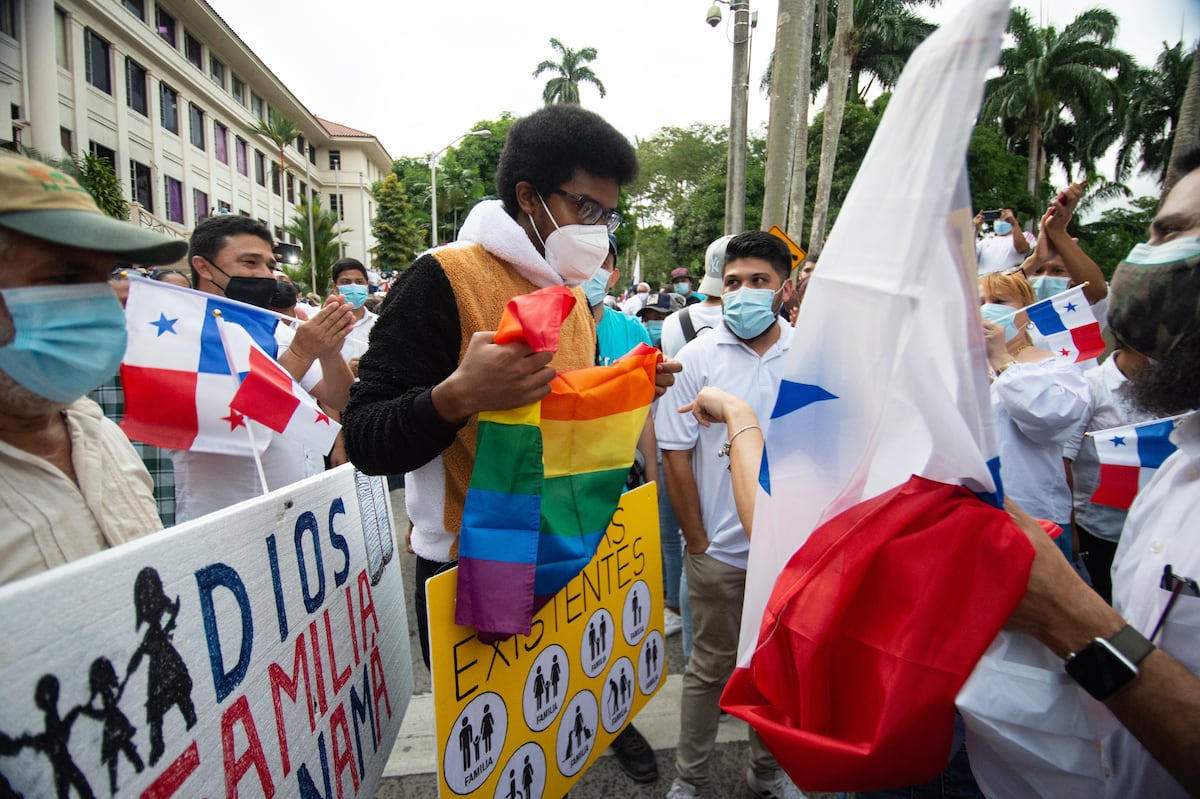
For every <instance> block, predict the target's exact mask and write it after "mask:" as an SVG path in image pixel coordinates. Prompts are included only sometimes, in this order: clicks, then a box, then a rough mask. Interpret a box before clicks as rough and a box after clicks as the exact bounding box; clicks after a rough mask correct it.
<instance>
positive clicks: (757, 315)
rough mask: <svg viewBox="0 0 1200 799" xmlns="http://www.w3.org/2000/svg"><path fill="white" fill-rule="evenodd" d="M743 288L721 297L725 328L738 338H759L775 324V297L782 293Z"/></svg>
mask: <svg viewBox="0 0 1200 799" xmlns="http://www.w3.org/2000/svg"><path fill="white" fill-rule="evenodd" d="M782 290H783V288H782V287H780V288H779V290H778V291H772V290H771V289H752V288H747V287H745V286H743V287H742V288H740V289H737V290H736V291H731V292H729V293H728V294H724V295H722V296H721V302H722V304H723V310H722V314H723V315H724V317H725V326H726V327H728V328H729V330H730V331H731V332H732V333H733V335H735V336H737V337H738V338H740V339H742V340H744V341H749V340H750V339H752V338H757V337H758V336H760V335H762V334H763V332H765V331H766V329H767V328H768V327H770V326H771V325H772V324H774V322H775V295H776V294H777V293H778V292H779V291H782Z"/></svg>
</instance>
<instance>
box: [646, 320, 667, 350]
mask: <svg viewBox="0 0 1200 799" xmlns="http://www.w3.org/2000/svg"><path fill="white" fill-rule="evenodd" d="M645 325H646V332H647V333H649V334H650V341H651V342H653V343H654V346H656V347H657V346H658V342H659V340H660V339H661V338H662V325H663V320H661V319H651V320H650V321H648V322H646V323H645Z"/></svg>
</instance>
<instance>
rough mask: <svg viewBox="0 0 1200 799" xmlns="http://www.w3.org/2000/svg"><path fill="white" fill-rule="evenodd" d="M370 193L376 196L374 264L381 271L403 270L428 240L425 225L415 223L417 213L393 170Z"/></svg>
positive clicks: (418, 217) (417, 217) (417, 216)
mask: <svg viewBox="0 0 1200 799" xmlns="http://www.w3.org/2000/svg"><path fill="white" fill-rule="evenodd" d="M371 194H372V195H374V197H375V224H374V226H373V227H372V228H371V231H372V233H374V235H375V247H374V248H373V249H372V253H373V255H374V256H375V264H376V266H377V267H379V269H381V270H383V271H388V270H395V271H402V270H404V269H405V268H407V267H408V265H409V264H411V263H412V262H413V261H414V260H415V259H416V257H417V253H419V252H420V251H421V250H422V249H423V248H424V247H425V245H426V244H427V243H428V242H427V241H426V238H425V229H426V228H425V227H422V226H421V225H420V224H419V223H418V221H417V220H419V219H420V216H419V215H418V214H415V213H414V212H413V206H412V203H411V202H409V199H408V195H407V194H406V193H405V191H404V184H403V183H402V182H401V180H400V178H399V177H397V176H396V174H395V173H394V172H392V173H389V174H388V175H386V176H384V178H383V180H381V181H379V182H377V183H376V184H375V185H374V186H372V187H371Z"/></svg>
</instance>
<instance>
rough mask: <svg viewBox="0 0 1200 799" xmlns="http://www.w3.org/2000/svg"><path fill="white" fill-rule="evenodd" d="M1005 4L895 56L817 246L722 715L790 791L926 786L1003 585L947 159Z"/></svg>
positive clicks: (953, 181) (1018, 570) (998, 521)
mask: <svg viewBox="0 0 1200 799" xmlns="http://www.w3.org/2000/svg"><path fill="white" fill-rule="evenodd" d="M1007 18H1008V3H1007V2H1005V0H981V2H977V3H972V4H971V5H970V7H969V8H966V9H964V11H963V13H960V14H959V15H958V16H957V17H956V18H955V19H954V20H952V21H951V22H950V23H948V24H946V25H944V26H943V27H941V28H939V29H938V30H937V31H936V32H934V33H933V34H932V35H931V36H930V37H929V38H928V39H927V40H926V41H925V42H924V43H923V44H922V45H921V46H920V48H919V49H918V50H917V51H916V52H915V53H914V54H913V56H912V58H911V59H910V60H909V62H908V64H907V66H906V67H905V70H904V74H903V76H902V77H901V78H900V81H899V83H898V85H897V87H896V90H895V93H894V95H893V97H892V99H891V102H890V103H889V105H888V107H887V110H886V112H885V114H884V117H883V119H882V121H881V123H880V126H879V129H878V131H877V133H876V135H875V137H874V140H873V142H872V144H871V147H870V150H869V152H868V153H867V156H866V158H865V159H864V161H863V163H862V166H861V167H860V168H859V171H858V174H857V177H856V178H855V182H854V185H853V187H852V188H851V190H850V192H849V194H848V195H847V198H846V201H845V204H844V205H843V206H842V209H841V212H840V214H839V216H838V219H837V224H836V226H835V228H834V229H833V231H832V233H831V235H830V238H829V240H828V242H827V244H826V246H825V248H824V251H823V252H822V253H821V258H820V264H819V266H818V268H817V270H816V272H815V273H814V274H813V277H812V280H811V282H810V283H809V287H808V292H807V295H806V296H805V298H804V303H803V305H802V307H801V311H800V314H799V319H798V321H797V323H796V336H795V341H796V342H797V343H796V344H795V345H794V346H793V347H792V348H791V350H790V351H789V353H788V355H787V360H786V362H785V364H784V369H783V380H782V384H781V385H780V388H779V393H778V398H777V400H776V402H775V406H774V410H773V411H772V412H771V414H770V419H769V427H767V432H766V436H765V441H766V447H765V451H764V456H763V461H762V466H761V471H760V478H759V483H760V490H759V494H758V497H757V501H756V506H755V516H754V527H753V531H752V537H751V544H750V556H749V564H748V572H747V575H746V583H745V585H746V589H745V602H744V608H743V613H742V626H741V639H740V645H739V653H738V663H737V668H736V669H735V671H734V674H733V676H732V678H731V679H730V682H729V684H728V686H727V688H726V690H725V692H724V695H723V696H722V700H721V704H722V707H723V708H725V709H726V710H728V711H729V712H730V713H731V714H733V715H736V716H739V717H742V718H744V719H746V720H747V721H749V722H750V724H751V725H752V726H753V727H754V728H755V730H756V731H757V732H758V734H759V735H760V736H761V737H762V738H763V740H764V741H765V742H766V744H767V746H768V747H769V748H770V749H771V751H772V753H773V754H774V755H775V757H776V759H778V760H779V761H780V764H781V765H782V766H783V767H784V768H785V769H786V770H787V772H788V774H789V775H790V776H791V777H792V779H793V781H794V782H795V783H796V785H797V786H798V787H799V788H801V789H803V790H822V791H841V790H870V789H882V788H889V787H895V786H896V785H911V784H915V783H920V782H923V781H925V780H928V779H931V778H932V777H933V776H935V775H936V774H937V773H938V772H939V771H940V770H941V769H942V768H943V767H944V766H945V764H946V762H947V759H948V757H949V749H950V741H951V735H952V731H953V724H954V697H955V695H956V694H957V692H958V690H959V688H960V687H961V685H962V683H963V682H964V681H965V680H966V678H967V676H968V675H969V674H970V672H971V670H972V669H973V668H974V666H975V663H976V662H977V661H978V659H979V657H980V656H981V655H982V653H983V652H984V650H985V649H986V648H987V646H988V644H989V643H990V642H991V640H992V639H993V638H994V637H995V635H996V632H997V631H998V630H999V629H1000V627H1001V625H1002V624H1003V622H1004V619H1005V618H1006V617H1007V616H1008V614H1009V613H1010V612H1011V610H1012V608H1013V607H1015V605H1016V603H1017V601H1019V599H1020V596H1021V595H1022V594H1023V592H1024V587H1025V581H1026V580H1027V579H1028V571H1029V567H1030V564H1031V562H1032V554H1033V552H1032V547H1031V546H1030V544H1029V542H1028V539H1027V538H1025V536H1024V534H1023V533H1022V532H1021V531H1020V529H1019V528H1017V527H1016V526H1015V525H1013V524H1012V522H1011V520H1010V519H1009V517H1008V515H1007V514H1006V513H1005V512H1004V511H1003V510H1001V509H1000V505H1001V503H1002V493H1001V487H1000V485H999V477H998V474H999V461H998V457H997V446H996V440H995V434H994V430H993V427H994V423H993V417H992V411H991V407H990V402H989V396H988V391H989V384H988V377H987V371H986V354H985V353H986V349H985V344H984V339H983V327H982V323H981V321H980V316H979V298H978V288H977V285H976V277H975V276H976V273H977V270H976V265H975V257H974V248H973V239H974V235H973V227H972V221H971V220H972V217H973V215H974V212H973V210H972V209H971V207H970V198H969V194H968V189H967V185H966V169H965V166H966V157H967V145H968V143H969V141H970V137H971V131H972V127H973V125H974V121H975V114H976V112H977V110H978V108H979V106H980V103H981V101H982V96H983V90H984V82H985V78H986V73H987V70H988V69H989V68H990V67H992V66H993V65H994V64H995V63H996V61H997V58H998V56H999V53H1000V44H1001V35H1002V33H1003V31H1004V29H1005V24H1006V21H1007Z"/></svg>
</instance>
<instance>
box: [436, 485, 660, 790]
mask: <svg viewBox="0 0 1200 799" xmlns="http://www.w3.org/2000/svg"><path fill="white" fill-rule="evenodd" d="M456 580H457V573H456V571H448V572H446V573H444V574H440V575H438V576H436V577H434V578H432V579H430V580H429V581H428V583H426V594H427V597H428V607H429V643H430V650H431V651H432V661H433V662H432V673H433V699H434V707H435V718H436V721H435V727H436V732H437V747H438V750H437V751H438V756H439V764H438V766H439V767H438V785H439V790H440V795H441V796H443V797H450V796H475V795H478V796H486V797H496V798H497V799H500V798H501V797H518V796H519V797H521V798H522V799H536V798H537V797H543V796H546V797H555V796H562V795H563V794H565V793H566V792H567V791H568V790H569V789H570V787H571V786H572V785H573V784H574V783H575V782H576V781H577V780H578V779H579V777H580V776H581V775H582V774H583V773H584V772H585V771H586V770H587V768H588V766H590V765H591V764H592V763H593V762H594V761H595V759H596V758H597V757H599V756H600V753H601V752H603V751H604V750H605V749H606V748H607V747H608V745H609V744H610V743H611V742H612V740H613V738H615V737H616V736H617V733H619V732H620V731H621V730H622V729H623V728H624V727H625V725H626V724H628V723H629V721H630V719H632V718H633V717H634V716H635V715H637V713H638V711H640V710H641V709H642V707H644V706H645V704H646V703H647V702H648V701H650V697H652V696H653V695H654V694H655V692H657V691H658V689H659V687H660V686H661V685H662V684H663V681H664V679H665V675H666V666H667V664H666V643H665V639H664V638H663V630H662V619H663V604H662V554H661V550H660V548H659V538H658V503H657V499H656V495H655V490H654V486H653V485H645V486H642V487H641V488H638V489H636V490H634V491H630V492H629V493H627V494H623V495H622V496H621V502H620V505H619V506H618V507H617V510H616V512H615V513H614V514H613V518H612V522H611V523H610V524H609V527H608V530H607V532H606V533H605V536H604V538H603V539H602V540H601V542H600V546H599V548H598V549H597V551H596V556H595V557H594V558H592V561H591V562H590V563H589V564H588V565H587V567H586V568H585V569H584V570H583V571H582V572H580V573H579V574H578V575H577V576H576V577H575V578H574V579H573V580H571V582H570V583H569V584H568V585H567V587H566V588H564V589H563V590H562V591H560V592H559V593H558V594H557V595H555V597H554V599H552V600H551V601H550V602H548V603H547V604H546V605H545V606H544V607H543V608H542V609H541V610H540V611H538V613H536V614H535V615H534V617H533V627H532V630H531V631H530V634H529V635H527V636H521V635H518V636H513V637H511V638H508V639H506V640H504V641H499V642H496V643H494V644H485V643H482V642H481V641H480V640H479V639H478V638H477V637H476V635H475V631H474V630H473V629H471V628H469V627H459V626H458V625H456V624H455V623H454V596H455V586H456Z"/></svg>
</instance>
